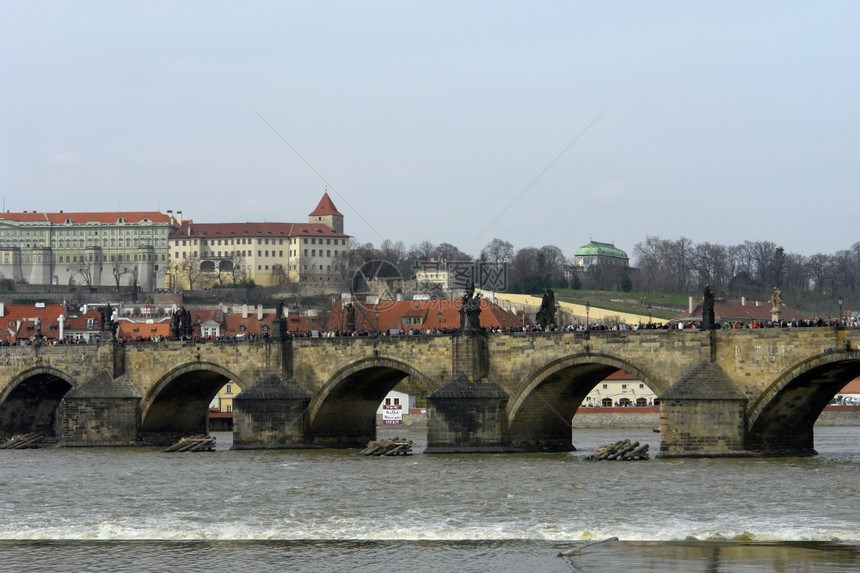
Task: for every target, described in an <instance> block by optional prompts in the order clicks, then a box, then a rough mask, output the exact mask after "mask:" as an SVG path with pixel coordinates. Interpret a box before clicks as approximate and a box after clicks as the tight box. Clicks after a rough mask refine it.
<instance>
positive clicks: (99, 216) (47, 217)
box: [0, 211, 171, 225]
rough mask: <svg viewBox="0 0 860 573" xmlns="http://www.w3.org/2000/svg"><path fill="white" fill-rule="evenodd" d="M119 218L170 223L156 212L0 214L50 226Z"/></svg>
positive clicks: (129, 220) (114, 221)
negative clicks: (67, 222) (68, 221)
mask: <svg viewBox="0 0 860 573" xmlns="http://www.w3.org/2000/svg"><path fill="white" fill-rule="evenodd" d="M120 218H123V219H125V221H126V222H128V223H140V222H142V221H144V220H149V221H152V222H154V223H168V224H169V223H170V220H171V219H170V216H169V215H165V214H163V213H159V212H158V211H107V212H101V213H88V212H74V213H66V212H62V211H61V212H59V213H36V212H35V211H34V212H32V213H28V212H24V213H0V219H5V220H7V221H17V222H20V223H32V222H37V221H38V222H46V223H51V224H52V225H62V224H64V223H65V222H66V220H70V221H71V222H72V223H76V224H83V223H116V222H117V221H118V220H119V219H120Z"/></svg>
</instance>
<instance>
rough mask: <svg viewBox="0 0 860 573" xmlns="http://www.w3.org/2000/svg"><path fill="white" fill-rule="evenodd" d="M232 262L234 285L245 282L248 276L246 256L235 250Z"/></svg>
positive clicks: (231, 275) (231, 270)
mask: <svg viewBox="0 0 860 573" xmlns="http://www.w3.org/2000/svg"><path fill="white" fill-rule="evenodd" d="M230 263H231V266H230V280H231V281H232V282H233V286H236V285H238V284H241V283H244V282H245V277H246V276H247V273H246V272H245V258H244V257H243V256H242V255H240V254H239V251H233V253H232V256H231V258H230Z"/></svg>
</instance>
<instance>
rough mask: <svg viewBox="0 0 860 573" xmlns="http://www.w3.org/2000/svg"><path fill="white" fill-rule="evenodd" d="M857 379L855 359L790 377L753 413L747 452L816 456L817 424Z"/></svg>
mask: <svg viewBox="0 0 860 573" xmlns="http://www.w3.org/2000/svg"><path fill="white" fill-rule="evenodd" d="M857 376H860V360H856V359H841V360H840V359H836V360H833V361H831V362H825V363H823V364H819V365H816V366H813V367H811V368H807V369H803V370H801V371H800V372H799V373H796V372H790V373H788V374H787V375H786V376H785V377H784V378H782V379H781V380H779V381H777V382H776V383H775V384H774V385H773V387H772V388H771V390H770V391H769V392H766V393H765V395H764V398H763V399H762V401H761V402H760V403H759V404H757V405H755V406H754V407H753V408H752V409H751V412H752V414H751V417H750V420H749V433H748V437H747V448H748V449H750V450H752V451H756V452H759V453H763V454H767V455H781V454H790V455H815V454H816V453H817V452H816V451H815V443H814V441H815V435H814V425H815V422H816V420H818V418H819V416H820V415H821V413H822V412H823V411H824V408H825V406H827V404H828V403H829V402H830V401H831V400H832V399H833V398H834V397H835V396H836V395H837V394H838V393H839V392H840V391H841V390H842V389H843V388H844V387H845V385H846V384H848V383H849V382H850V381H851V380H853V379H855V378H856V377H857Z"/></svg>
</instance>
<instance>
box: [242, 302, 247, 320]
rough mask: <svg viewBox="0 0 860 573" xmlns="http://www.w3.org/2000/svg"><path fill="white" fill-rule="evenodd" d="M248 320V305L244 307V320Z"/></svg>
mask: <svg viewBox="0 0 860 573" xmlns="http://www.w3.org/2000/svg"><path fill="white" fill-rule="evenodd" d="M247 318H248V303H245V304H243V305H242V320H247Z"/></svg>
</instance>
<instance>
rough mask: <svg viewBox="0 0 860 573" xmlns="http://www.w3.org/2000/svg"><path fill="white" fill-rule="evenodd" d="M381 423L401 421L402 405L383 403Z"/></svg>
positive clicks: (398, 422)
mask: <svg viewBox="0 0 860 573" xmlns="http://www.w3.org/2000/svg"><path fill="white" fill-rule="evenodd" d="M382 423H383V424H385V425H396V424H402V423H403V406H401V405H399V404H398V405H396V406H390V405H388V404H384V405H383V406H382Z"/></svg>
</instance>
